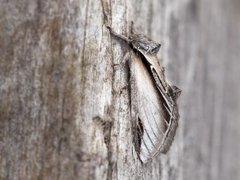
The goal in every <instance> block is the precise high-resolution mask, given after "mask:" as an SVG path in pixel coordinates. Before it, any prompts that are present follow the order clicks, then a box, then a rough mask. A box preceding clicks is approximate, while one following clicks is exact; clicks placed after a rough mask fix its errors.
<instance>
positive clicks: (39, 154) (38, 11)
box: [0, 0, 240, 180]
mask: <svg viewBox="0 0 240 180" xmlns="http://www.w3.org/2000/svg"><path fill="white" fill-rule="evenodd" d="M239 9H240V2H239V1H237V0H229V1H224V0H218V1H217V0H212V1H208V0H171V1H167V0H160V1H158V0H149V1H143V0H132V1H128V0H125V1H121V0H115V1H110V0H101V1H96V0H72V1H50V0H44V1H41V0H38V1H37V0H31V1H27V0H21V1H14V0H12V1H5V0H1V1H0V179H3V180H5V179H6V180H18V179H20V180H30V179H31V180H32V179H34V180H35V179H39V180H41V179H51V180H55V179H59V180H69V179H70V180H75V179H80V180H85V179H119V180H125V179H156V180H159V179H161V180H193V179H200V180H226V179H228V180H229V179H230V180H238V179H240V155H239V153H240V143H239V139H240V73H239V67H240V61H239V57H240V10H239ZM131 21H134V26H135V29H136V30H137V31H138V32H141V33H143V34H146V35H148V36H150V37H151V38H152V39H154V40H155V41H158V42H160V43H161V44H162V48H161V50H160V53H159V58H160V60H161V61H160V62H161V63H162V65H163V66H165V67H166V75H167V77H168V79H170V80H172V82H174V84H176V85H178V86H179V87H180V88H181V89H182V95H181V97H180V98H179V108H180V115H181V117H180V120H179V128H178V130H177V134H176V137H175V140H174V142H173V145H172V147H171V149H170V151H169V152H168V153H167V154H166V155H162V154H160V155H159V156H158V157H156V158H154V160H153V161H152V162H150V163H148V164H146V165H141V164H140V162H139V161H138V159H137V156H136V153H135V150H134V147H133V143H132V128H131V117H130V109H129V107H130V106H129V99H130V97H129V92H128V90H127V89H126V88H123V87H125V86H126V85H127V84H128V77H129V69H128V67H127V65H126V63H125V62H124V55H125V54H126V53H127V52H128V50H129V47H128V46H126V44H124V43H123V42H119V41H118V40H116V39H114V38H113V37H111V36H110V34H109V31H108V30H107V28H106V27H105V26H104V23H107V22H108V23H110V25H111V26H112V28H113V29H114V30H115V31H117V32H118V33H120V34H124V35H127V34H128V32H129V26H130V23H131Z"/></svg>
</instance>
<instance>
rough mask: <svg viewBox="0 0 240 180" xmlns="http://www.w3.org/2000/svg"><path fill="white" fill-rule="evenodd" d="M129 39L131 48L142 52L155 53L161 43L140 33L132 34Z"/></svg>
mask: <svg viewBox="0 0 240 180" xmlns="http://www.w3.org/2000/svg"><path fill="white" fill-rule="evenodd" d="M129 39H130V42H131V45H132V46H133V48H134V49H135V50H137V51H140V52H141V53H143V54H157V52H158V51H159V49H160V47H161V44H159V43H157V42H155V41H153V40H151V39H149V38H148V37H146V36H144V35H142V34H132V35H131V36H130V37H129Z"/></svg>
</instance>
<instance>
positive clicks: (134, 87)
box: [130, 53, 168, 163]
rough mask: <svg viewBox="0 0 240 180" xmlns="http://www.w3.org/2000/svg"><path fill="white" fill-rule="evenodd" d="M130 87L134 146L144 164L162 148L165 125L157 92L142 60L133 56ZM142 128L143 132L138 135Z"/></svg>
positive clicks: (166, 127)
mask: <svg viewBox="0 0 240 180" xmlns="http://www.w3.org/2000/svg"><path fill="white" fill-rule="evenodd" d="M130 86H131V115H132V118H133V121H134V124H135V125H134V126H135V127H136V131H135V132H134V143H135V148H136V152H137V153H138V156H139V158H140V160H141V161H142V162H143V163H145V162H147V161H148V160H149V159H151V158H152V157H153V156H154V155H155V154H156V152H158V151H159V150H160V149H161V146H162V145H163V142H164V141H165V140H164V139H165V134H166V131H167V130H168V124H167V123H166V119H165V118H166V117H165V112H164V107H163V105H162V103H161V97H160V96H159V92H158V90H157V88H156V87H155V85H154V82H153V80H152V77H151V75H150V73H149V71H148V70H147V68H146V66H145V65H144V63H143V61H142V59H141V57H140V56H138V55H137V54H135V53H132V55H131V60H130ZM141 128H142V131H143V132H139V130H140V129H141ZM139 135H141V136H139Z"/></svg>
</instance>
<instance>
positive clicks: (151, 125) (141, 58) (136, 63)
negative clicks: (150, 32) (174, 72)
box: [108, 27, 181, 163]
mask: <svg viewBox="0 0 240 180" xmlns="http://www.w3.org/2000/svg"><path fill="white" fill-rule="evenodd" d="M108 29H109V30H110V32H111V34H113V35H114V36H116V37H118V38H120V39H123V40H125V41H126V42H127V43H128V44H129V45H130V47H131V52H130V58H129V67H130V94H131V118H132V127H133V143H134V146H135V150H136V153H137V155H138V158H139V159H140V161H141V162H142V163H146V162H148V161H149V160H151V159H152V158H153V157H154V156H156V155H157V154H158V153H160V152H161V153H166V152H167V151H168V150H169V148H170V146H171V144H172V142H173V139H174V136H175V133H176V129H177V126H178V119H179V113H178V106H177V102H176V101H177V98H178V97H179V95H180V94H181V90H180V89H179V88H178V87H177V86H174V85H171V84H170V83H169V82H168V81H167V79H166V77H165V73H164V68H163V67H161V65H160V64H159V60H158V58H157V55H156V54H157V52H158V51H159V49H160V46H161V45H160V44H159V43H157V42H154V41H152V40H151V39H149V38H148V37H146V36H144V35H142V34H136V33H134V32H133V30H132V28H131V35H130V36H129V37H125V36H123V35H119V34H117V33H115V32H114V31H113V30H112V29H111V28H110V27H108Z"/></svg>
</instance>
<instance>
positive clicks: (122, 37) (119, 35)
mask: <svg viewBox="0 0 240 180" xmlns="http://www.w3.org/2000/svg"><path fill="white" fill-rule="evenodd" d="M106 27H107V28H108V30H109V31H110V33H111V34H112V35H114V36H115V37H117V38H119V39H122V40H124V41H126V42H127V43H128V44H130V42H131V41H130V40H129V38H128V37H126V36H123V35H121V34H118V33H116V32H115V31H114V30H112V28H111V27H110V26H109V25H106Z"/></svg>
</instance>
